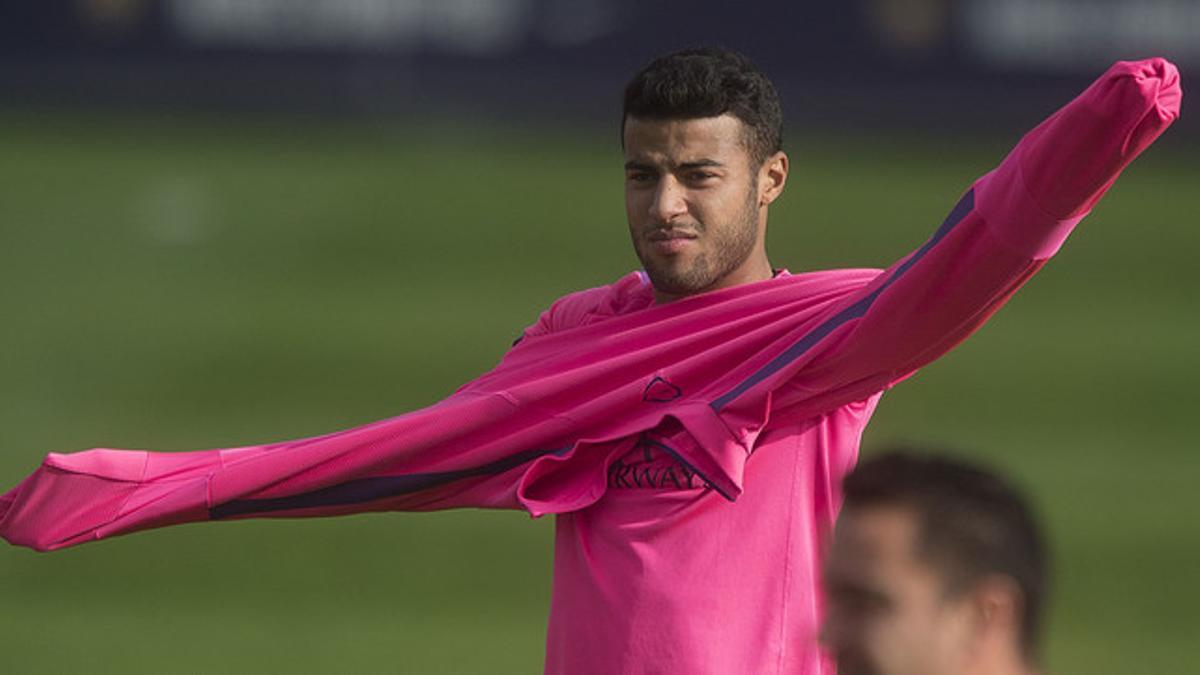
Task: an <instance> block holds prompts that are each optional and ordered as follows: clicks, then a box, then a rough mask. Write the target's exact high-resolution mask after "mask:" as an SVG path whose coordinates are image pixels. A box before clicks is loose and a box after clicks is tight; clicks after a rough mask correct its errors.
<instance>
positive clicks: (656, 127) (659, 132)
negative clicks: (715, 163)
mask: <svg viewBox="0 0 1200 675" xmlns="http://www.w3.org/2000/svg"><path fill="white" fill-rule="evenodd" d="M743 133H744V125H743V123H742V121H741V120H739V119H738V118H736V117H734V116H733V115H729V114H725V115H720V116H717V117H698V118H691V119H643V118H638V117H629V118H627V119H626V121H625V135H624V139H623V140H624V145H625V157H626V159H631V160H651V159H658V160H667V161H672V162H678V163H685V162H691V161H696V160H699V159H706V158H707V159H719V158H725V159H729V158H730V157H731V156H733V155H736V154H738V153H744V151H745V148H744V144H743Z"/></svg>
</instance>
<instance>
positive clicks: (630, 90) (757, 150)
mask: <svg viewBox="0 0 1200 675" xmlns="http://www.w3.org/2000/svg"><path fill="white" fill-rule="evenodd" d="M726 113H728V114H730V115H733V116H734V117H736V118H738V119H739V120H741V121H742V123H743V124H745V125H746V129H747V131H748V133H747V135H746V136H747V137H746V138H745V143H746V149H747V150H748V151H749V153H750V158H751V160H752V161H754V163H755V164H759V165H761V164H762V163H763V162H764V161H766V159H767V157H769V156H770V155H772V154H773V153H775V152H778V151H779V150H780V149H781V148H782V147H783V110H782V108H780V106H779V95H778V94H777V93H776V92H775V85H773V84H771V81H770V80H769V79H767V76H766V75H764V74H763V72H762V71H761V70H759V69H758V68H757V67H755V65H754V64H753V63H751V62H750V59H748V58H746V56H745V55H744V54H740V53H738V52H735V51H733V50H731V49H725V48H722V47H697V48H693V49H685V50H682V51H678V52H674V53H671V54H667V55H665V56H660V57H658V58H656V59H654V60H653V61H651V62H650V63H648V64H646V65H645V66H644V67H643V68H642V69H641V70H640V71H638V73H637V74H636V75H634V76H633V79H632V80H630V81H629V84H628V85H626V86H625V105H624V109H623V112H622V115H621V139H622V143H623V142H624V138H625V122H626V120H628V119H629V118H630V117H637V118H639V119H651V120H676V119H698V118H703V117H719V116H721V115H724V114H726Z"/></svg>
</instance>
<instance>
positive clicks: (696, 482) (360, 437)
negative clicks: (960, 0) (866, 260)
mask: <svg viewBox="0 0 1200 675" xmlns="http://www.w3.org/2000/svg"><path fill="white" fill-rule="evenodd" d="M1180 98H1181V94H1180V89H1179V78H1178V73H1177V72H1176V71H1175V68H1174V67H1173V66H1172V65H1170V64H1169V63H1167V62H1166V61H1164V60H1162V59H1151V60H1148V61H1141V62H1133V63H1125V62H1122V63H1118V64H1116V65H1115V66H1113V68H1112V69H1110V70H1109V71H1108V73H1106V74H1105V75H1104V76H1103V77H1101V78H1100V79H1099V80H1098V81H1097V82H1096V83H1094V84H1093V85H1092V86H1091V87H1089V88H1088V89H1087V90H1086V91H1085V92H1084V93H1083V94H1082V95H1081V96H1080V97H1079V98H1077V99H1076V100H1075V101H1073V102H1072V103H1070V104H1068V105H1067V106H1066V107H1064V108H1063V109H1062V110H1060V111H1059V112H1057V113H1055V115H1053V116H1052V117H1051V118H1049V119H1048V120H1047V121H1046V122H1044V123H1043V124H1042V125H1040V126H1039V127H1037V128H1036V129H1034V130H1033V131H1032V132H1030V133H1029V134H1028V135H1026V137H1025V138H1024V139H1023V140H1022V141H1021V143H1020V144H1019V145H1018V146H1017V148H1016V149H1015V150H1014V151H1013V152H1012V153H1011V154H1010V155H1009V156H1008V157H1007V158H1006V159H1005V160H1004V162H1003V163H1002V164H1001V165H1000V166H999V167H998V168H997V169H996V170H995V171H993V172H992V173H990V174H988V175H986V176H984V177H983V178H982V179H980V180H979V181H977V182H976V183H975V185H974V186H973V187H972V188H971V189H970V190H968V191H967V192H966V194H965V195H964V196H963V197H962V199H961V200H960V201H959V203H958V204H957V205H956V206H955V207H954V209H953V210H952V211H951V213H950V215H949V217H947V219H946V221H945V222H944V223H943V224H942V226H941V227H940V228H939V229H938V230H937V232H935V233H934V235H933V237H932V238H931V239H930V240H929V241H927V242H926V243H925V244H924V245H922V246H921V247H920V248H919V249H917V250H916V251H914V252H913V253H911V254H910V255H908V256H906V257H905V258H903V259H901V260H900V261H899V262H897V263H896V264H895V265H893V266H892V267H890V268H889V269H887V270H885V271H883V272H879V271H876V270H843V271H836V272H819V273H812V274H800V275H794V276H784V277H779V278H776V279H772V280H768V281H763V282H758V283H754V284H746V285H744V286H738V287H735V288H728V289H723V290H720V291H715V292H712V293H706V294H702V295H699V296H693V297H689V298H684V299H681V300H678V301H675V302H672V303H669V304H667V305H658V306H649V303H648V301H647V298H648V297H649V296H648V295H647V293H648V290H647V289H646V288H645V286H644V283H643V282H642V280H641V278H640V276H636V275H635V276H630V277H626V278H625V279H624V280H622V281H620V282H618V283H617V284H616V285H614V286H613V287H610V288H607V289H594V290H592V291H585V292H583V293H582V294H576V295H574V296H568V297H567V298H564V299H563V300H561V301H559V302H558V303H556V304H555V306H554V307H552V308H551V310H550V311H549V312H548V313H547V314H546V315H545V316H544V317H543V319H542V321H541V322H539V324H538V327H535V328H533V329H531V331H530V333H529V337H528V338H527V339H524V340H522V341H521V342H520V343H519V344H518V345H516V346H515V347H514V348H513V349H512V350H511V351H510V352H509V353H508V354H507V355H506V356H505V357H504V359H503V360H502V361H501V363H500V364H499V365H498V366H497V367H496V368H495V369H494V370H493V371H492V372H490V373H488V374H486V375H484V376H482V377H480V378H478V379H476V380H474V381H472V382H470V383H468V384H467V385H465V386H463V387H462V388H461V389H459V390H458V391H457V392H456V393H455V394H454V395H452V396H450V397H449V398H447V399H446V400H444V401H442V402H440V403H438V404H435V405H433V406H431V407H429V408H425V409H423V410H418V411H415V412H412V413H409V414H407V415H402V416H400V417H396V418H393V419H389V420H384V421H381V422H376V423H374V424H369V425H366V426H362V427H357V428H354V429H348V430H345V431H340V432H336V433H333V434H328V435H325V436H320V437H316V438H310V439H302V440H297V441H287V442H283V443H276V444H271V445H264V446H252V447H245V448H229V449H221V450H206V451H197V452H185V453H154V452H144V451H123V450H108V449H96V450H89V451H86V452H80V453H75V454H66V455H63V454H54V453H52V454H50V455H48V456H47V458H46V460H45V461H44V462H43V464H42V466H41V467H40V468H39V469H38V470H37V471H36V472H34V473H33V474H32V475H30V476H29V477H28V478H26V479H25V480H24V481H22V482H21V483H20V484H19V485H18V486H16V487H15V488H13V489H12V490H10V491H9V492H8V493H6V494H4V495H3V496H2V497H0V536H3V537H4V538H5V539H6V540H8V541H9V542H10V543H13V544H18V545H25V546H30V547H32V548H36V549H38V550H49V549H56V548H61V547H64V546H70V545H74V544H78V543H83V542H87V541H93V540H95V539H99V538H103V537H108V536H114V535H119V534H124V533H128V532H133V531H137V530H142V529H148V528H152V527H160V526H164V525H170V524H176V523H183V522H190V521H201V520H219V519H226V518H240V517H252V516H279V517H302V516H324V515H337V514H344V513H353V512H361V511H382V510H424V509H437V508H453V507H463V506H474V507H489V508H524V509H526V510H527V511H529V512H530V513H531V514H533V515H540V514H544V513H556V514H563V515H561V516H560V519H559V523H558V525H559V527H558V533H557V547H556V553H555V581H554V600H553V606H552V609H551V626H550V631H549V636H550V639H549V645H548V648H547V672H551V673H560V672H561V673H587V672H603V673H612V672H625V673H662V672H669V673H685V674H686V673H707V672H712V673H729V672H747V673H748V672H754V673H775V672H795V673H819V672H823V670H826V669H827V668H828V666H827V664H825V662H824V661H822V660H821V658H820V656H819V654H818V651H817V649H816V646H815V644H814V642H813V637H814V630H815V626H816V625H817V617H818V616H819V613H820V607H819V595H818V593H817V565H816V560H817V556H818V552H819V551H820V549H821V542H822V540H823V536H824V533H826V532H827V531H828V529H829V527H830V526H831V524H832V522H833V518H834V515H835V512H836V508H837V504H838V501H839V499H838V493H837V489H838V488H837V485H838V481H839V479H840V477H841V475H842V474H843V473H844V472H845V471H846V470H847V469H848V468H849V466H851V465H852V464H853V462H854V459H855V455H856V452H857V446H858V439H859V436H860V434H861V430H862V427H863V425H864V424H865V422H866V420H867V418H868V417H869V416H870V413H871V410H872V409H873V407H874V404H875V402H876V401H877V399H878V396H879V393H880V392H881V391H882V390H883V389H884V388H886V387H887V386H889V385H890V384H892V383H894V382H896V381H897V380H899V379H902V378H903V377H905V376H907V375H908V374H910V373H912V372H913V371H914V370H915V369H917V368H919V367H920V366H921V365H923V364H925V363H928V362H929V361H931V360H932V359H934V358H936V357H937V356H938V355H940V354H942V353H944V352H945V351H946V350H947V349H949V348H950V347H952V346H953V345H955V344H957V343H958V342H959V341H961V340H962V339H963V338H965V337H966V336H967V335H968V334H969V333H970V332H971V331H973V330H974V329H975V328H977V327H978V326H979V325H981V324H982V323H983V321H984V320H986V318H987V317H988V316H989V315H990V314H991V313H992V312H994V311H995V310H996V309H997V308H998V307H999V306H1000V305H1001V304H1002V303H1003V302H1004V300H1005V299H1007V298H1008V296H1009V295H1010V294H1011V293H1013V292H1014V291H1015V290H1016V289H1017V288H1018V287H1019V286H1020V285H1021V284H1022V283H1023V282H1024V281H1025V280H1026V279H1027V278H1029V276H1030V275H1032V274H1033V273H1034V272H1035V271H1036V270H1037V269H1038V268H1039V267H1040V266H1041V264H1042V262H1043V261H1044V260H1045V259H1046V258H1047V257H1049V256H1050V255H1052V254H1053V253H1054V252H1055V251H1056V250H1057V249H1058V247H1059V246H1060V244H1061V243H1062V241H1063V240H1064V239H1065V237H1066V236H1067V234H1068V232H1069V231H1070V230H1071V228H1072V227H1073V226H1074V225H1075V223H1077V222H1078V220H1079V219H1080V218H1082V217H1083V216H1084V215H1085V214H1086V213H1087V212H1088V210H1090V208H1091V207H1092V205H1093V204H1094V203H1095V202H1096V200H1098V199H1099V197H1100V196H1101V195H1102V194H1103V193H1104V191H1105V190H1107V188H1108V187H1109V185H1111V183H1112V181H1113V180H1115V178H1116V176H1117V175H1118V174H1119V173H1120V171H1121V170H1122V169H1123V168H1124V167H1125V166H1126V165H1127V164H1128V163H1129V162H1130V161H1131V160H1132V159H1133V158H1134V157H1135V156H1137V154H1138V153H1140V152H1141V151H1142V150H1143V149H1144V148H1145V147H1146V146H1148V145H1149V144H1150V143H1151V142H1152V141H1153V140H1154V139H1155V138H1156V137H1157V136H1158V135H1159V134H1160V133H1162V131H1163V130H1164V129H1165V128H1166V127H1167V126H1168V125H1169V124H1170V123H1171V122H1172V121H1173V120H1174V119H1175V117H1177V115H1178V110H1179V103H1180ZM751 455H753V456H754V461H748V459H749V458H750V456H751ZM743 493H745V494H744V495H743ZM739 496H741V497H742V498H741V499H738V497H739ZM734 500H737V501H734Z"/></svg>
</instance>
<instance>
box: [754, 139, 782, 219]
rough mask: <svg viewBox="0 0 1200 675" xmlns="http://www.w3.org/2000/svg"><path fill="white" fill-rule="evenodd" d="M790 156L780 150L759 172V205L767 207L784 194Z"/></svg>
mask: <svg viewBox="0 0 1200 675" xmlns="http://www.w3.org/2000/svg"><path fill="white" fill-rule="evenodd" d="M788 168H789V167H788V156H787V153H785V152H783V151H782V150H780V151H779V152H776V153H775V154H773V155H771V156H770V157H768V158H767V159H766V161H764V162H763V164H762V167H760V168H759V170H758V188H759V189H758V205H759V206H767V205H768V204H770V203H771V202H773V201H775V200H776V199H777V198H778V197H779V195H780V194H782V193H783V186H784V184H786V183H787V175H788Z"/></svg>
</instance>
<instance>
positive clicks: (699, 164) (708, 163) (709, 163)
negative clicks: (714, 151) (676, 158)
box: [678, 159, 725, 171]
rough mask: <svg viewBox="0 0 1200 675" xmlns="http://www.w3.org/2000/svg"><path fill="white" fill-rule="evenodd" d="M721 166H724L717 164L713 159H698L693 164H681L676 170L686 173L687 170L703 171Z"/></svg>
mask: <svg viewBox="0 0 1200 675" xmlns="http://www.w3.org/2000/svg"><path fill="white" fill-rule="evenodd" d="M723 166H725V165H724V164H722V163H720V162H718V161H717V160H715V159H698V160H696V161H694V162H684V163H683V164H680V165H679V167H678V168H680V169H682V170H684V171H687V170H689V169H703V168H706V167H723Z"/></svg>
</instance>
